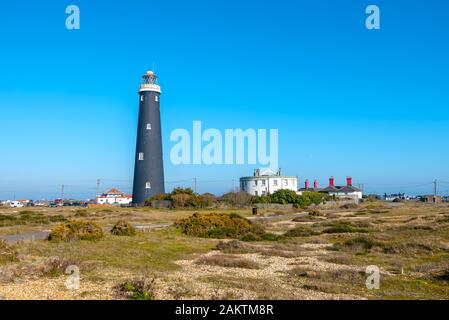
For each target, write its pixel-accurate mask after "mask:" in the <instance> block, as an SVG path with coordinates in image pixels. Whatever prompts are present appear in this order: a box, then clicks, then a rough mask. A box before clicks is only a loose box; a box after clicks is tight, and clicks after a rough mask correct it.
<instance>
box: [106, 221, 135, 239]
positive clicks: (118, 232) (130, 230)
mask: <svg viewBox="0 0 449 320" xmlns="http://www.w3.org/2000/svg"><path fill="white" fill-rule="evenodd" d="M111 233H112V234H113V235H115V236H134V235H136V233H137V231H136V228H134V227H133V226H132V225H131V224H129V223H128V222H126V221H123V220H122V221H119V222H117V223H116V224H115V225H114V226H113V227H112V229H111Z"/></svg>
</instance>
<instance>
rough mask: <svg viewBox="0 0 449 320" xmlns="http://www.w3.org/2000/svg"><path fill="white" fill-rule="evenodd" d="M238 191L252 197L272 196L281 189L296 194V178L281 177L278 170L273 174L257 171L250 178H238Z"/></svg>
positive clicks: (268, 171) (271, 172)
mask: <svg viewBox="0 0 449 320" xmlns="http://www.w3.org/2000/svg"><path fill="white" fill-rule="evenodd" d="M240 189H241V190H242V191H245V192H247V193H249V194H250V195H253V196H264V195H268V194H273V193H275V192H276V191H278V190H282V189H287V190H291V191H294V192H297V191H298V177H293V176H283V175H282V174H281V171H280V170H279V171H278V172H277V173H274V172H273V171H271V170H269V169H267V170H264V171H262V170H260V169H257V170H255V171H254V175H253V176H252V177H243V178H240Z"/></svg>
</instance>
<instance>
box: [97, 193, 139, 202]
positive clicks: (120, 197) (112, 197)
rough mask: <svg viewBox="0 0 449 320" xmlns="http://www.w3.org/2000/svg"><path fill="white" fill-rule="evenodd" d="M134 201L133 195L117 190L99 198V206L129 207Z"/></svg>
mask: <svg viewBox="0 0 449 320" xmlns="http://www.w3.org/2000/svg"><path fill="white" fill-rule="evenodd" d="M132 201H133V197H132V196H131V195H129V194H124V193H123V192H121V191H120V190H117V189H111V190H109V191H108V192H106V193H104V194H102V195H101V196H99V197H97V204H115V205H129V204H131V202H132Z"/></svg>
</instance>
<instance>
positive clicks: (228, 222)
mask: <svg viewBox="0 0 449 320" xmlns="http://www.w3.org/2000/svg"><path fill="white" fill-rule="evenodd" d="M175 227H177V228H179V229H181V230H182V232H183V233H184V234H186V235H189V236H195V237H201V238H214V239H224V238H232V239H241V240H245V241H258V240H263V237H264V236H266V233H265V230H264V228H263V227H262V226H261V225H259V224H255V223H252V222H251V221H249V220H248V219H246V218H243V217H241V216H239V215H238V214H235V213H231V214H219V213H211V214H206V215H200V214H198V213H195V214H194V215H192V216H191V217H189V218H186V219H182V220H178V221H177V222H176V223H175Z"/></svg>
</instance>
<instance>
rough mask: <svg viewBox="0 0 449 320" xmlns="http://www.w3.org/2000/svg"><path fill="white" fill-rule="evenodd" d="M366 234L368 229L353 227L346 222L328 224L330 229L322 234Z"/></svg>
mask: <svg viewBox="0 0 449 320" xmlns="http://www.w3.org/2000/svg"><path fill="white" fill-rule="evenodd" d="M358 232H359V233H366V232H368V229H367V228H366V227H361V226H355V225H352V224H351V223H350V222H347V221H339V222H335V223H333V224H330V227H329V228H327V229H324V231H323V233H358Z"/></svg>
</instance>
